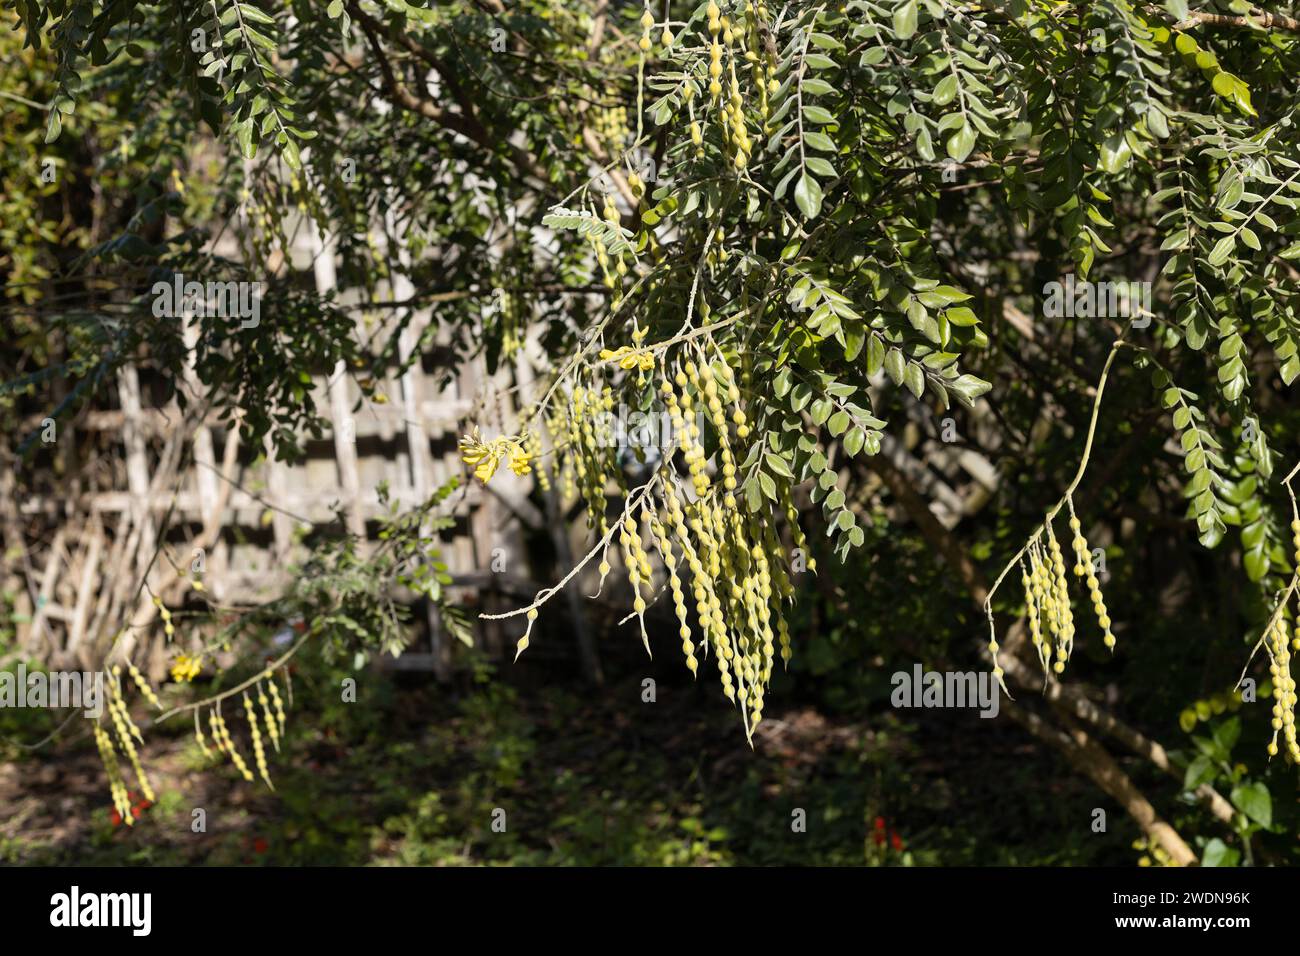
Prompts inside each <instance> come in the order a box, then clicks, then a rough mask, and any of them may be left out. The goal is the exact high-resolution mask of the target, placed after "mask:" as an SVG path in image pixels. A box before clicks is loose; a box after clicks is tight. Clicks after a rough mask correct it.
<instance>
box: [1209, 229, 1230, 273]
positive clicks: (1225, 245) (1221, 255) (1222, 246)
mask: <svg viewBox="0 0 1300 956" xmlns="http://www.w3.org/2000/svg"><path fill="white" fill-rule="evenodd" d="M1235 248H1237V241H1236V240H1235V239H1234V238H1233V237H1232V236H1224V237H1223V238H1222V239H1220V240H1219V241H1218V242H1217V243H1216V244H1215V246H1214V248H1213V249H1212V250H1210V257H1209V259H1208V260H1207V261H1208V262H1209V263H1210V265H1212V266H1221V265H1223V264H1224V263H1225V262H1227V261H1228V256H1230V255H1232V251H1233V250H1234V249H1235Z"/></svg>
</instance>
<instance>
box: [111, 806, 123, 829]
mask: <svg viewBox="0 0 1300 956" xmlns="http://www.w3.org/2000/svg"><path fill="white" fill-rule="evenodd" d="M108 818H109V819H110V820H112V821H113V826H115V827H119V826H121V825H122V814H120V813H118V812H117V811H116V810H110V811H109V814H108Z"/></svg>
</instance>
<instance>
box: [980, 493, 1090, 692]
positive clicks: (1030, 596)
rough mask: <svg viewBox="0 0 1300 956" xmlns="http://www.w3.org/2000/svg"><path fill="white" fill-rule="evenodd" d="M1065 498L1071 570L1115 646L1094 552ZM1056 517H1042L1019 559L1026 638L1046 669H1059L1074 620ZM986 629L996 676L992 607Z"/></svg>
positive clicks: (1067, 650)
mask: <svg viewBox="0 0 1300 956" xmlns="http://www.w3.org/2000/svg"><path fill="white" fill-rule="evenodd" d="M1064 504H1065V505H1066V506H1067V507H1068V509H1069V515H1070V518H1069V528H1070V536H1071V537H1070V549H1071V552H1072V554H1073V558H1074V564H1073V571H1074V575H1075V577H1078V578H1082V579H1084V581H1085V582H1086V584H1087V587H1088V597H1089V599H1090V600H1091V602H1092V609H1093V613H1094V615H1095V616H1096V618H1097V625H1098V627H1100V628H1101V631H1102V643H1103V644H1104V645H1105V646H1106V647H1107V648H1108V649H1111V650H1113V649H1114V647H1115V635H1114V633H1113V632H1112V631H1111V620H1110V613H1109V611H1107V609H1106V601H1105V599H1104V597H1103V595H1102V592H1101V582H1100V581H1099V580H1098V578H1097V574H1096V571H1095V570H1094V568H1093V565H1092V554H1091V550H1090V549H1089V547H1088V540H1087V538H1086V537H1084V534H1083V525H1082V522H1081V521H1080V520H1079V517H1078V515H1077V514H1076V513H1075V510H1074V501H1073V499H1072V498H1071V497H1070V496H1069V495H1067V496H1066V499H1065V502H1064ZM1054 517H1055V512H1053V513H1052V514H1049V516H1048V517H1047V518H1046V519H1045V520H1044V522H1043V525H1042V527H1041V528H1040V529H1039V530H1038V531H1037V532H1036V533H1035V534H1034V536H1033V537H1031V538H1030V540H1029V541H1028V542H1027V543H1026V545H1025V547H1024V549H1023V551H1022V553H1021V556H1020V558H1019V560H1018V563H1019V565H1020V583H1021V586H1022V588H1023V589H1024V594H1025V617H1026V621H1027V623H1028V627H1029V639H1030V642H1031V644H1032V645H1033V648H1034V652H1035V654H1036V655H1037V657H1038V662H1039V664H1040V665H1042V668H1043V670H1044V672H1047V671H1049V670H1050V671H1051V672H1052V673H1054V674H1061V673H1063V672H1064V671H1065V667H1066V664H1068V663H1069V660H1070V656H1071V654H1072V653H1073V652H1074V638H1075V621H1074V612H1073V610H1072V608H1071V602H1070V589H1069V579H1068V577H1067V575H1066V564H1065V555H1064V553H1063V552H1062V550H1061V545H1060V543H1059V542H1058V540H1057V538H1056V532H1055V529H1054V527H1053V518H1054ZM989 629H990V636H989V643H988V650H989V653H990V655H992V657H993V665H994V666H993V674H994V676H995V677H996V678H997V679H998V680H999V681H1000V680H1001V679H1002V677H1003V674H1004V671H1003V669H1002V667H1001V665H1000V664H999V661H998V652H999V651H1000V650H1001V647H1000V645H999V644H998V641H997V636H996V634H995V633H993V616H992V610H991V608H990V610H989Z"/></svg>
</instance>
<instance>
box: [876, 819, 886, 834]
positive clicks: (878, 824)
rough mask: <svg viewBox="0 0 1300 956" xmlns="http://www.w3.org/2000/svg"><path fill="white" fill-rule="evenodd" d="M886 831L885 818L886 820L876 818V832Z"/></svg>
mask: <svg viewBox="0 0 1300 956" xmlns="http://www.w3.org/2000/svg"><path fill="white" fill-rule="evenodd" d="M884 829H885V818H884V817H876V830H878V831H880V830H884Z"/></svg>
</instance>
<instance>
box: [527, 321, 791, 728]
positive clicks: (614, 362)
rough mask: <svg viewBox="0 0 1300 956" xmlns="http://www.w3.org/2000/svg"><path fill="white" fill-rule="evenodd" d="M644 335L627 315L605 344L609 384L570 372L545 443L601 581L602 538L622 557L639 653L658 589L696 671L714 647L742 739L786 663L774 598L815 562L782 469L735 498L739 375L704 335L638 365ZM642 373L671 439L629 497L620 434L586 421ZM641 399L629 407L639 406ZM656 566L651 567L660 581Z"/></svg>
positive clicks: (787, 651)
mask: <svg viewBox="0 0 1300 956" xmlns="http://www.w3.org/2000/svg"><path fill="white" fill-rule="evenodd" d="M647 332H648V329H647V328H646V327H643V326H640V325H634V327H633V336H632V338H633V343H632V345H631V346H630V347H624V348H621V349H618V350H606V351H604V352H602V354H601V361H602V363H603V364H602V366H601V368H602V369H604V370H605V371H609V372H611V374H612V375H613V379H612V382H610V383H605V384H602V382H601V380H599V379H596V378H595V371H594V370H593V369H587V370H584V371H583V372H582V373H580V375H579V378H578V381H577V382H575V384H574V385H573V387H572V392H571V394H570V397H569V402H568V406H567V412H566V413H565V414H564V415H563V416H562V417H561V418H560V420H559V421H560V423H561V424H560V433H561V434H563V435H564V437H565V440H564V442H563V445H562V447H557V449H556V453H557V455H558V456H560V457H561V459H562V464H561V467H560V474H561V475H562V476H564V475H570V476H571V480H572V481H573V483H574V486H575V491H576V493H577V494H578V495H580V496H582V497H583V498H585V499H586V503H587V506H588V511H589V514H590V522H589V523H590V525H591V527H592V528H593V529H596V528H599V529H600V531H601V535H600V539H599V542H598V544H597V546H596V549H595V550H594V552H593V555H594V554H597V553H600V563H599V571H600V575H601V581H602V587H603V584H604V581H605V579H606V577H607V576H608V575H609V574H610V573H611V571H612V566H611V558H610V555H609V550H610V548H611V547H612V548H613V549H614V552H615V555H617V556H618V558H619V559H620V560H621V562H622V571H623V574H624V575H625V580H626V581H627V586H628V589H629V590H630V591H631V605H632V613H631V614H630V615H629V617H631V616H633V615H635V616H636V617H637V619H638V628H639V630H640V632H641V638H642V643H643V645H644V646H645V647H646V649H647V651H649V650H650V645H649V632H650V627H649V626H648V623H647V614H648V613H650V609H651V607H652V605H653V604H654V603H655V602H656V601H657V600H658V599H659V598H660V597H661V596H665V595H667V596H668V597H667V598H666V600H667V601H669V602H670V603H671V608H670V611H669V613H670V615H671V617H672V618H675V627H676V633H677V635H678V637H679V639H680V642H681V644H680V646H681V650H682V656H683V659H684V661H685V663H686V667H687V669H688V670H690V671H691V673H692V674H693V675H696V676H698V673H699V666H700V662H701V659H707V658H709V657H710V656H712V658H713V660H714V661H715V662H716V666H717V668H718V679H719V682H720V684H721V688H722V692H723V695H724V696H725V697H726V698H727V699H728V700H730V701H731V702H732V703H733V704H736V705H737V706H738V707H739V708H740V710H741V715H742V721H743V723H744V726H745V730H746V733H747V735H748V736H750V738H751V739H752V734H753V731H754V728H756V727H757V726H758V725H759V723H760V722H761V721H762V719H763V710H764V706H765V698H766V691H767V686H768V684H769V682H770V680H771V677H772V673H773V670H774V668H775V662H776V660H777V658H778V657H779V658H780V659H781V661H782V662H783V663H785V662H788V661H789V660H790V658H791V656H792V653H793V651H792V641H791V635H790V631H789V627H788V625H787V624H786V621H785V618H784V615H783V613H781V605H782V603H783V602H787V601H789V600H791V599H792V597H793V593H794V586H793V584H792V583H791V575H792V574H794V573H800V572H803V571H805V570H814V571H815V569H816V562H815V560H813V559H811V558H807V559H806V563H805V556H806V554H807V548H808V543H807V540H806V539H805V538H804V536H803V533H802V530H801V529H800V528H799V526H798V511H797V509H796V507H795V504H794V501H793V496H792V494H791V485H792V484H793V476H792V475H791V476H787V477H786V478H783V479H781V481H780V483H779V484H777V485H774V487H773V490H772V492H771V493H772V494H773V495H774V496H775V499H774V500H775V504H776V507H774V508H773V507H768V506H766V505H764V506H761V507H759V511H758V513H753V512H751V510H750V509H751V507H752V505H751V503H750V502H749V500H748V499H747V498H746V496H745V495H741V494H738V492H739V491H740V490H741V489H740V486H741V483H742V480H743V478H744V477H745V476H742V475H741V473H740V472H741V464H740V463H741V462H742V461H744V460H746V459H747V457H748V456H749V453H750V451H751V448H750V443H751V423H750V420H749V417H748V414H747V411H746V409H745V402H744V397H743V394H742V391H741V379H740V377H739V376H738V375H737V372H736V371H735V370H733V368H732V366H731V364H730V363H729V362H728V361H727V360H726V358H725V356H723V354H722V353H721V352H720V351H718V349H717V346H716V345H713V344H712V341H711V339H706V340H704V341H700V342H692V343H691V344H690V345H687V346H685V347H684V349H683V352H684V353H685V354H682V353H678V354H677V356H676V359H675V360H674V361H673V362H672V363H670V364H669V365H660V364H658V363H657V362H656V360H655V359H653V358H652V359H651V360H650V361H649V362H646V361H645V360H644V359H643V358H642V354H641V349H642V348H643V346H644V343H645V338H646V334H647ZM706 346H707V347H706ZM711 353H716V355H714V354H711ZM649 354H650V353H649V352H647V353H646V355H649ZM656 369H658V371H657V372H656ZM650 375H655V377H656V378H657V379H658V380H657V382H655V383H654V386H653V392H652V395H653V398H654V399H655V400H656V402H655V404H654V405H652V407H657V408H658V409H660V411H659V412H657V413H655V414H662V415H664V416H666V417H667V419H668V420H669V421H670V422H671V425H672V428H671V438H670V439H667V443H666V444H665V445H663V447H661V448H660V449H659V451H660V452H661V454H659V455H656V456H654V457H653V459H651V458H646V459H644V460H647V461H648V460H653V461H654V462H655V464H654V465H653V466H651V467H653V468H654V469H655V471H654V472H653V473H652V474H650V475H648V476H646V478H645V481H644V483H642V484H641V485H640V486H639V494H638V495H637V496H636V498H635V500H633V496H632V493H631V492H630V491H629V489H628V485H629V481H628V478H627V476H626V474H625V473H624V465H623V464H622V463H621V461H616V453H615V450H614V449H615V448H616V447H617V446H618V444H619V442H611V441H609V440H608V436H607V435H603V434H602V435H598V434H597V432H598V431H599V430H600V429H599V428H598V427H597V419H598V417H599V416H601V415H602V414H604V413H608V412H610V411H611V410H612V408H613V402H614V387H617V388H619V389H620V391H621V390H622V389H623V388H632V389H635V390H637V391H638V392H640V390H641V389H643V388H650V387H651V383H650V382H649V381H647V379H648V377H649V376H650ZM644 397H645V395H644V393H642V398H640V399H638V400H637V401H638V404H637V406H636V407H639V408H645V407H646V406H645V405H644V404H642V403H641V402H642V399H644ZM656 434H658V433H657V432H656ZM664 440H665V439H664V438H663V437H660V438H657V439H656V441H664ZM562 480H564V481H567V480H570V479H568V478H562ZM614 483H617V485H618V487H619V490H620V491H621V492H622V494H623V495H624V497H625V499H626V500H627V501H628V502H629V503H628V505H626V506H625V508H624V510H623V513H621V514H620V515H619V516H618V519H617V521H616V522H615V523H613V524H612V526H611V524H610V522H608V521H607V520H606V518H605V509H606V502H607V494H608V493H609V486H610V485H611V484H614ZM777 515H784V516H785V517H786V518H787V520H788V521H789V525H790V536H791V538H792V539H793V542H794V547H795V549H796V551H795V554H796V555H797V556H798V560H797V561H796V560H795V559H794V557H792V555H791V553H790V551H789V549H787V547H786V546H785V545H784V544H783V542H782V537H781V535H780V534H779V533H778V530H777V526H776V525H775V524H774V522H773V518H774V516H777ZM602 551H603V552H604V553H601V552H602ZM651 552H653V553H654V554H655V555H656V557H657V559H658V560H657V561H656V562H652V560H651ZM656 565H658V566H659V567H660V568H661V569H662V575H661V576H659V577H658V581H657V580H656V577H657V571H656ZM552 593H553V592H552ZM547 599H549V595H540V594H539V600H538V601H537V602H536V603H535V604H533V605H531V606H530V607H528V608H527V609H525V610H524V614H525V616H526V621H527V626H526V628H525V631H524V634H523V636H522V637H520V638H519V639H518V641H517V643H516V649H517V654H516V657H517V656H518V653H522V651H523V650H524V649H526V648H527V647H528V646H529V643H530V641H531V635H532V630H533V627H534V625H535V622H536V620H537V618H538V610H537V608H538V606H540V604H542V603H544V602H545V600H547Z"/></svg>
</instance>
